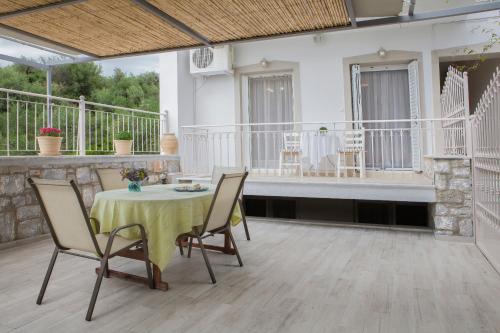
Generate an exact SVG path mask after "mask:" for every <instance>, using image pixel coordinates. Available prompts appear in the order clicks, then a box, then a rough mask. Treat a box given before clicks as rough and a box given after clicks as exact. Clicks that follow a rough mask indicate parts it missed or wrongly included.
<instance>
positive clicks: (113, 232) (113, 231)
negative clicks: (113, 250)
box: [109, 223, 146, 238]
mask: <svg viewBox="0 0 500 333" xmlns="http://www.w3.org/2000/svg"><path fill="white" fill-rule="evenodd" d="M132 227H139V230H140V231H141V236H143V238H145V237H146V230H145V229H144V226H143V225H142V224H139V223H133V224H127V225H123V226H121V227H116V228H114V229H113V230H111V233H110V234H109V236H110V238H114V237H115V236H116V234H117V233H118V232H120V231H122V230H123V229H128V228H132Z"/></svg>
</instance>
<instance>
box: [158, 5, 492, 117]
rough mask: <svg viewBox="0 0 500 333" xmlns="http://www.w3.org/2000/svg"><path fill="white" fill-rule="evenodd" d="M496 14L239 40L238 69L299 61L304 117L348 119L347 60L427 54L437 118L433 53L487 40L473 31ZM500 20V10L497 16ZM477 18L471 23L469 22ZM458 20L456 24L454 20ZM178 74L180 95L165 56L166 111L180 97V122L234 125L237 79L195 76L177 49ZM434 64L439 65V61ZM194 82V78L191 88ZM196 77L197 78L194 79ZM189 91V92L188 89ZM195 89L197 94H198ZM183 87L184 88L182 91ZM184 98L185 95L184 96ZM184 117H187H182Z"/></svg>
mask: <svg viewBox="0 0 500 333" xmlns="http://www.w3.org/2000/svg"><path fill="white" fill-rule="evenodd" d="M491 15H492V13H488V14H481V15H474V16H470V17H460V18H455V19H453V20H451V19H447V20H446V21H441V22H429V21H428V22H420V23H413V24H411V25H408V24H406V25H391V26H385V27H378V28H371V29H360V30H355V31H354V30H353V31H344V32H336V33H329V34H325V35H324V41H323V42H322V43H319V44H316V43H314V41H313V37H312V36H299V37H290V38H281V39H274V40H266V41H259V42H249V43H240V44H236V45H234V46H233V48H234V67H235V68H239V67H242V66H249V65H255V64H258V63H259V61H260V60H261V59H262V58H266V59H267V60H268V61H270V62H273V61H289V62H296V63H298V68H299V77H300V82H299V86H300V90H301V91H300V94H301V98H300V101H299V102H300V103H301V105H300V109H301V118H302V121H306V122H307V121H334V120H345V119H346V115H345V112H344V108H345V105H346V103H345V101H344V77H343V59H344V58H345V57H352V56H358V55H364V54H372V53H375V52H376V51H377V50H378V49H379V48H380V47H383V48H385V49H386V50H388V51H391V50H397V51H413V52H422V60H423V64H422V65H423V79H424V90H423V92H422V93H423V94H424V97H423V101H424V103H423V105H422V117H429V118H432V117H434V116H435V114H434V110H433V109H434V107H433V105H435V103H434V102H435V101H434V100H433V99H435V96H434V97H433V91H434V88H435V87H433V84H435V83H433V80H432V78H433V75H432V74H433V71H437V70H438V69H437V68H434V67H433V63H432V51H433V50H437V49H445V48H452V47H459V46H465V45H474V44H478V43H483V42H484V41H485V40H486V38H487V35H486V34H484V33H483V34H482V33H478V32H477V30H476V31H475V32H472V30H473V29H474V28H476V27H478V26H481V25H482V24H485V22H486V24H488V25H489V26H490V27H492V26H493V27H494V28H495V27H496V29H498V25H496V26H495V25H492V24H491V20H489V21H484V20H481V19H478V17H479V18H481V17H484V16H491ZM494 15H495V16H496V20H498V15H497V13H495V14H494ZM466 19H472V20H470V21H464V20H466ZM449 21H453V22H449ZM181 59H183V60H182V61H183V62H184V65H183V66H178V73H177V75H178V77H182V80H178V82H180V81H182V82H183V83H184V84H183V88H181V86H179V85H178V86H177V87H176V89H177V90H178V91H177V92H176V93H175V94H174V93H173V92H171V91H169V89H172V87H173V86H174V85H173V84H172V82H171V81H172V77H169V75H171V73H172V69H171V66H169V65H166V64H164V62H165V61H170V62H172V61H174V57H172V56H170V55H165V56H162V58H161V72H160V91H161V96H160V102H161V106H162V109H163V108H164V107H166V106H169V108H171V106H170V105H171V104H172V101H173V100H175V98H178V105H179V107H178V114H179V115H181V114H182V115H183V116H181V117H179V123H180V125H191V124H221V123H224V124H228V123H234V122H235V121H236V120H237V119H238V117H237V116H236V114H237V111H236V110H237V107H236V105H237V103H239V101H236V100H235V96H237V95H236V94H235V83H236V82H235V77H234V76H212V77H206V78H198V79H196V80H195V79H194V78H193V77H190V75H189V67H188V66H187V65H185V64H186V63H188V61H189V59H188V53H187V52H182V53H178V57H176V58H175V60H176V61H177V62H180V60H181ZM434 66H435V65H434ZM189 81H191V82H192V85H191V88H190V89H188V85H189V84H188V83H189ZM195 81H196V82H195ZM184 89H187V90H189V93H186V91H184ZM193 89H195V91H196V93H194V94H193ZM179 90H180V91H179ZM180 96H182V97H180ZM183 99H187V101H183ZM184 114H186V115H184ZM181 118H182V119H181Z"/></svg>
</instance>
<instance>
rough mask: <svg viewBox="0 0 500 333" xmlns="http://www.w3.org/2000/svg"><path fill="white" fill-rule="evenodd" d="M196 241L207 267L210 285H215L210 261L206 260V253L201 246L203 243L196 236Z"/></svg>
mask: <svg viewBox="0 0 500 333" xmlns="http://www.w3.org/2000/svg"><path fill="white" fill-rule="evenodd" d="M196 238H197V239H198V244H199V245H200V250H201V254H203V259H204V260H205V264H206V265H207V269H208V273H209V274H210V278H211V279H212V283H214V284H215V283H216V282H217V281H216V280H215V275H214V272H213V271H212V266H210V261H209V260H208V256H207V252H206V250H205V247H204V246H203V241H202V240H201V237H200V236H196Z"/></svg>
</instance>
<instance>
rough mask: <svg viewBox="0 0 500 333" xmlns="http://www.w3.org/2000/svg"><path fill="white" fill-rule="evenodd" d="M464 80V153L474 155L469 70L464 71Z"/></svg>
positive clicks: (469, 155)
mask: <svg viewBox="0 0 500 333" xmlns="http://www.w3.org/2000/svg"><path fill="white" fill-rule="evenodd" d="M463 80H464V86H463V91H464V116H465V128H464V136H465V138H464V141H465V142H464V146H465V147H464V148H465V151H464V155H465V156H467V157H471V156H472V125H471V117H470V110H469V108H470V106H469V77H468V74H467V72H464V76H463Z"/></svg>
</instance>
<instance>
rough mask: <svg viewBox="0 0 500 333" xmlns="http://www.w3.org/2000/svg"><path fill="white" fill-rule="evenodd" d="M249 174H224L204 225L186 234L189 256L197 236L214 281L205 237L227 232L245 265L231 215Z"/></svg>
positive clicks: (237, 254)
mask: <svg viewBox="0 0 500 333" xmlns="http://www.w3.org/2000/svg"><path fill="white" fill-rule="evenodd" d="M247 175H248V172H245V173H231V174H223V175H222V176H221V177H220V180H219V183H218V184H217V189H216V190H215V194H214V198H213V199H212V204H211V205H210V210H209V212H208V215H207V217H206V219H205V222H204V223H203V226H202V227H194V228H193V230H192V231H191V232H190V233H188V234H187V235H186V236H187V237H189V248H188V258H190V257H191V250H192V248H193V239H194V238H196V239H197V241H198V244H199V247H200V250H201V253H202V255H203V259H204V260H205V264H206V265H207V269H208V273H209V274H210V278H211V279H212V283H216V280H215V275H214V272H213V270H212V266H210V261H209V260H208V256H207V253H206V250H205V247H204V246H203V239H204V238H206V237H210V236H213V235H215V234H227V235H228V236H229V238H230V240H231V243H232V245H233V248H234V250H235V253H236V257H237V258H238V263H239V264H240V266H243V262H242V261H241V257H240V253H239V251H238V247H237V246H236V242H235V241H234V237H233V234H232V233H231V217H232V214H233V209H234V206H235V205H236V203H237V202H238V196H239V194H240V193H241V189H242V187H243V184H244V182H245V179H246V177H247Z"/></svg>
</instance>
